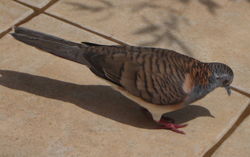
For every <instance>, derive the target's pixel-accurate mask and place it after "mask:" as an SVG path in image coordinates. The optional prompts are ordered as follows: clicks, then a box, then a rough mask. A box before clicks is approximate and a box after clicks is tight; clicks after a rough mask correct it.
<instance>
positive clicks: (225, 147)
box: [213, 116, 250, 157]
mask: <svg viewBox="0 0 250 157" xmlns="http://www.w3.org/2000/svg"><path fill="white" fill-rule="evenodd" d="M249 135H250V117H249V116H248V117H247V118H246V119H245V120H244V121H243V123H242V124H241V125H240V126H239V127H238V128H237V129H236V131H235V132H234V133H233V134H232V135H231V136H230V137H229V138H228V139H227V140H226V141H225V142H224V143H223V144H222V145H221V146H220V147H219V149H218V150H217V151H216V152H215V153H214V155H213V157H228V156H240V157H248V156H249V154H250V149H249V147H250V137H249Z"/></svg>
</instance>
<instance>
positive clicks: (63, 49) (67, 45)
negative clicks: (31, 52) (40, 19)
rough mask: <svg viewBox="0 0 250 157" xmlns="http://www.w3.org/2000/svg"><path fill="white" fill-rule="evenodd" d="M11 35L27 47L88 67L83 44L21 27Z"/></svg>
mask: <svg viewBox="0 0 250 157" xmlns="http://www.w3.org/2000/svg"><path fill="white" fill-rule="evenodd" d="M11 35H12V36H13V37H14V38H15V39H17V40H19V41H21V42H23V43H26V44H28V45H31V46H33V47H36V48H38V49H41V50H43V51H46V52H48V53H51V54H53V55H56V56H59V57H62V58H65V59H68V60H71V61H74V62H77V63H80V64H84V65H88V62H87V61H86V59H85V58H84V55H83V53H84V48H83V47H84V46H86V45H84V44H79V43H74V42H71V41H67V40H64V39H61V38H58V37H55V36H52V35H49V34H45V33H41V32H37V31H33V30H30V29H27V28H23V27H16V28H15V29H14V33H11Z"/></svg>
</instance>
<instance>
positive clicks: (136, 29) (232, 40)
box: [0, 0, 250, 157]
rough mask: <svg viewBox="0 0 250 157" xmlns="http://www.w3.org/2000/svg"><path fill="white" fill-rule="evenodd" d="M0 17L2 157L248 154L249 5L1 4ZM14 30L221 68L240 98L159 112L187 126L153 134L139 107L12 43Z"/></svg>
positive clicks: (131, 1) (99, 0)
mask: <svg viewBox="0 0 250 157" xmlns="http://www.w3.org/2000/svg"><path fill="white" fill-rule="evenodd" d="M0 14H1V16H0V58H1V60H0V156H4V157H33V156H41V157H43V156H53V157H54V156H58V157H63V156H65V157H66V156H74V157H75V156H90V157H97V156H111V157H113V156H114V157H116V156H124V157H127V156H134V157H138V156H147V157H148V156H154V157H155V156H159V157H161V156H168V157H184V156H187V157H190V156H197V157H200V156H205V157H208V156H214V157H224V156H225V157H228V156H241V157H247V156H249V153H250V152H249V149H248V148H250V144H249V143H250V137H249V132H250V126H249V123H250V119H249V114H250V107H249V105H250V101H249V100H250V99H249V95H250V94H249V93H250V80H249V78H250V62H249V61H250V44H249V41H250V29H249V28H250V16H249V15H250V1H248V0H221V1H215V0H176V1H170V0H154V1H152V0H126V1H116V0H2V1H1V2H0ZM13 26H22V27H27V28H30V29H34V30H38V31H41V32H45V33H49V34H52V35H56V36H59V37H61V38H65V39H67V40H72V41H75V42H82V41H88V42H95V43H100V44H131V45H140V46H154V47H162V48H168V49H173V50H176V51H178V52H180V53H183V54H186V55H189V56H192V57H194V58H197V59H199V60H202V61H205V62H212V61H213V62H223V63H226V64H227V65H229V66H230V67H232V69H233V70H234V73H235V79H234V82H233V86H234V87H236V88H238V89H240V90H242V92H244V93H246V94H245V95H244V94H242V93H238V92H233V93H232V95H231V96H230V97H229V96H227V94H226V91H225V90H224V89H216V90H215V91H213V92H212V93H211V94H209V95H208V96H206V97H205V98H204V99H202V100H199V101H197V102H195V103H194V104H192V105H191V106H189V107H186V108H184V109H182V110H179V111H175V112H172V113H167V114H168V116H170V117H172V118H175V119H176V122H178V123H188V124H189V126H188V127H186V128H184V129H183V130H184V131H185V132H186V135H180V134H176V133H173V132H171V131H168V130H157V129H153V128H154V127H155V124H154V122H153V120H152V119H151V118H150V117H148V116H146V115H145V114H144V113H143V112H142V111H141V109H140V108H139V106H138V104H136V103H134V102H132V101H130V100H128V99H127V98H125V97H124V96H122V95H121V94H119V93H118V92H116V91H113V90H112V89H111V88H110V87H109V85H108V84H107V83H105V82H103V81H102V80H99V79H98V78H96V77H95V76H94V75H93V74H92V73H91V72H90V71H89V70H88V69H87V68H86V67H84V66H81V65H79V64H76V63H73V62H70V61H67V60H64V59H61V58H58V57H54V56H52V55H50V54H47V53H44V52H42V51H40V50H38V49H35V48H33V47H30V46H27V45H25V44H23V43H20V42H18V41H16V40H14V39H13V38H12V37H11V36H10V35H9V33H10V32H11V28H12V27H13ZM247 95H248V96H247ZM210 115H213V116H214V117H215V118H212V117H211V116H210Z"/></svg>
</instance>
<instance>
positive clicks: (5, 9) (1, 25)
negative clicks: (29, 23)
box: [0, 0, 33, 34]
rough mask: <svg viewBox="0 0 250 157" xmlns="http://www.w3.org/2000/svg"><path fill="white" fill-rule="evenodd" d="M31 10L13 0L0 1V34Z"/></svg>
mask: <svg viewBox="0 0 250 157" xmlns="http://www.w3.org/2000/svg"><path fill="white" fill-rule="evenodd" d="M32 12H33V11H32V10H31V9H29V8H27V7H25V6H22V5H20V4H18V3H16V2H14V1H10V0H1V1H0V34H1V33H2V32H4V31H6V30H7V29H9V28H10V27H12V26H13V25H14V24H16V23H18V22H19V21H21V20H22V19H24V18H26V17H27V16H29V15H30V14H32Z"/></svg>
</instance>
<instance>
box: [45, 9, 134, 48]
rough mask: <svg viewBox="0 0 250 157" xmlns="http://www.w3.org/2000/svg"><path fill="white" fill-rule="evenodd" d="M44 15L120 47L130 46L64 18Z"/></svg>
mask: <svg viewBox="0 0 250 157" xmlns="http://www.w3.org/2000/svg"><path fill="white" fill-rule="evenodd" d="M44 14H45V15H48V16H50V17H53V18H55V19H57V20H60V21H63V22H65V23H68V24H70V25H73V26H75V27H77V28H80V29H82V30H85V31H87V32H90V33H93V34H95V35H97V36H100V37H102V38H105V39H107V40H110V41H113V42H115V43H117V44H120V45H130V44H127V43H125V42H123V41H121V40H118V39H115V38H113V37H111V36H109V35H105V34H102V33H100V32H97V31H94V30H92V29H90V28H87V27H86V26H82V25H80V24H78V23H74V22H71V21H69V20H67V19H65V18H62V17H59V16H56V15H54V14H50V13H48V12H44Z"/></svg>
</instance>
